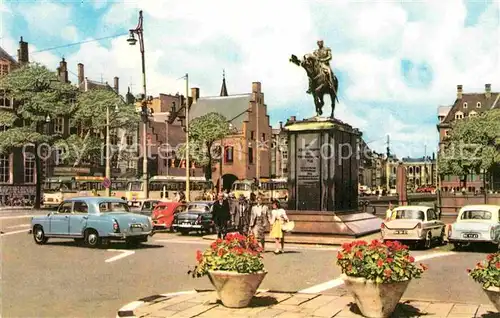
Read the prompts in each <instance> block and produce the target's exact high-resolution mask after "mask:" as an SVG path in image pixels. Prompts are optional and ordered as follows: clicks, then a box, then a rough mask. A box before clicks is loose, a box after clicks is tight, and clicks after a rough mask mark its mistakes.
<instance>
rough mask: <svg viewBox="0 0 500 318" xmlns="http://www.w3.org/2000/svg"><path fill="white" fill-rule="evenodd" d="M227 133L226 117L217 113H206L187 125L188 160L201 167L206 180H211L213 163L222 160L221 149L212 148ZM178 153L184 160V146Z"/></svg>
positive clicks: (228, 131) (228, 130)
mask: <svg viewBox="0 0 500 318" xmlns="http://www.w3.org/2000/svg"><path fill="white" fill-rule="evenodd" d="M229 133H230V129H229V123H228V122H227V119H226V117H224V116H223V115H221V114H219V113H214V112H212V113H208V114H206V115H203V116H201V117H198V118H195V119H193V120H192V121H191V122H190V123H189V132H188V134H189V153H190V156H189V158H190V159H192V160H194V161H195V162H196V163H197V164H198V165H200V166H202V167H203V170H204V173H205V178H206V179H207V180H211V179H212V164H213V163H214V161H217V162H218V160H222V147H220V146H219V147H217V148H218V149H216V150H215V151H214V146H215V144H216V143H217V142H218V141H221V140H222V139H223V138H225V137H226V136H227V135H229ZM178 152H179V154H180V155H181V156H182V157H184V158H185V153H186V149H185V146H182V147H180V149H179V150H178ZM215 157H218V159H216V158H215Z"/></svg>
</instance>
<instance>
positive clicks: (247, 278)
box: [208, 271, 267, 308]
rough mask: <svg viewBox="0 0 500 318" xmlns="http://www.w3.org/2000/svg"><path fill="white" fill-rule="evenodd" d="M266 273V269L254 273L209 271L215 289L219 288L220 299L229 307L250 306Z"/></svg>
mask: <svg viewBox="0 0 500 318" xmlns="http://www.w3.org/2000/svg"><path fill="white" fill-rule="evenodd" d="M266 274H267V272H266V271H262V272H257V273H252V274H240V273H237V272H229V271H208V277H209V278H210V282H211V283H212V285H214V287H215V290H217V294H218V295H219V299H220V300H221V302H222V304H223V305H224V306H226V307H229V308H243V307H246V306H248V304H250V301H251V300H252V298H253V296H254V295H255V292H257V288H259V286H260V284H261V283H262V280H263V279H264V277H265V276H266Z"/></svg>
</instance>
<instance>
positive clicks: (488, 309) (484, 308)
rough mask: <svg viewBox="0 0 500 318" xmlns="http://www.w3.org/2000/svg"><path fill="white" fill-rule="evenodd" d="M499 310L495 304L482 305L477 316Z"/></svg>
mask: <svg viewBox="0 0 500 318" xmlns="http://www.w3.org/2000/svg"><path fill="white" fill-rule="evenodd" d="M496 312H497V310H496V308H495V307H493V305H481V306H479V309H478V310H477V312H476V317H482V316H486V315H491V314H492V313H496ZM499 316H500V314H499Z"/></svg>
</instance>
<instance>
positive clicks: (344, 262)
mask: <svg viewBox="0 0 500 318" xmlns="http://www.w3.org/2000/svg"><path fill="white" fill-rule="evenodd" d="M414 262H415V259H414V258H413V256H410V252H409V249H408V246H406V245H403V244H401V243H400V242H397V241H394V242H392V241H387V242H385V243H382V242H381V241H379V240H373V241H372V242H371V243H370V244H368V243H367V242H366V241H355V242H352V243H346V244H343V245H342V250H341V251H340V252H339V253H338V254H337V265H339V266H340V267H341V270H342V273H343V274H345V275H347V276H351V277H363V278H366V279H367V280H371V281H374V282H376V283H391V282H400V281H404V280H408V279H414V278H420V276H421V275H422V273H423V272H424V271H425V270H427V266H425V265H424V264H419V265H416V264H415V263H414Z"/></svg>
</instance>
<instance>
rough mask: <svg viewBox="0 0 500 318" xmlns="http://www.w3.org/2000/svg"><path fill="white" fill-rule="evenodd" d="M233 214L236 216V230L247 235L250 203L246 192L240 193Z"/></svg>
mask: <svg viewBox="0 0 500 318" xmlns="http://www.w3.org/2000/svg"><path fill="white" fill-rule="evenodd" d="M231 216H234V227H235V229H236V231H238V232H239V233H240V234H242V235H247V234H248V225H249V224H250V205H249V204H248V202H247V200H246V199H245V195H244V194H240V197H239V198H238V202H237V203H236V204H235V205H234V207H233V210H232V211H231Z"/></svg>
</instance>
